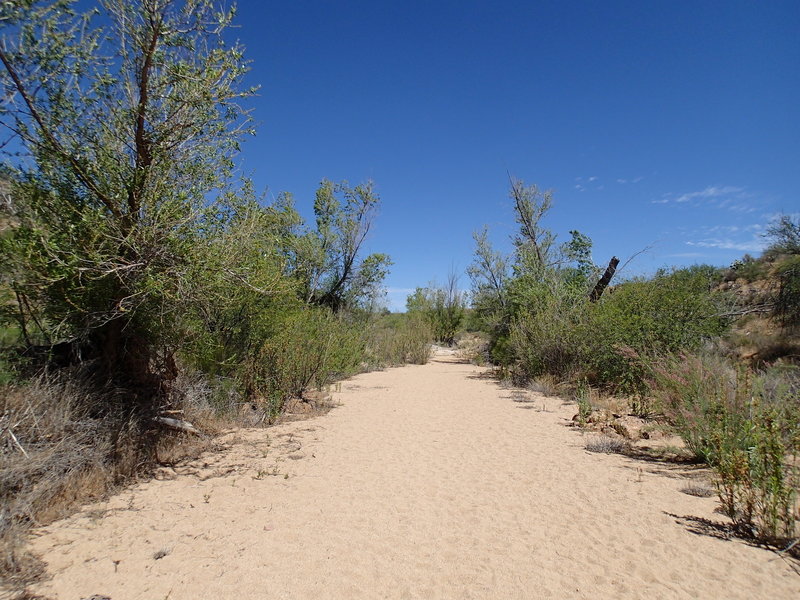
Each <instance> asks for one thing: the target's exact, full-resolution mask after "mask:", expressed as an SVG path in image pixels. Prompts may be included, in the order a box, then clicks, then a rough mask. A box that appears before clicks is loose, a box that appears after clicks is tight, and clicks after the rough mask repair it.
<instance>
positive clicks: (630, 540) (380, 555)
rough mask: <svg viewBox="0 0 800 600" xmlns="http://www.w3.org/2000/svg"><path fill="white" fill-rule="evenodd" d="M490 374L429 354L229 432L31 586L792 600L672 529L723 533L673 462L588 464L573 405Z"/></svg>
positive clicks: (61, 556)
mask: <svg viewBox="0 0 800 600" xmlns="http://www.w3.org/2000/svg"><path fill="white" fill-rule="evenodd" d="M481 372H482V369H479V368H477V367H474V366H471V365H466V364H459V363H457V362H455V361H454V359H452V358H449V357H443V356H438V357H437V358H436V359H435V360H434V361H433V362H432V363H430V364H428V365H425V366H409V367H404V368H401V369H392V370H388V371H384V372H376V373H368V374H363V375H360V376H358V377H355V378H353V379H352V380H349V381H347V382H344V384H343V385H342V391H341V393H336V394H335V395H334V397H335V399H336V400H339V401H340V402H341V404H342V405H341V406H340V407H338V408H336V409H334V410H333V411H332V412H331V413H329V414H328V415H326V416H324V417H320V418H317V419H314V420H309V421H304V422H296V423H291V424H287V425H283V426H281V427H278V428H274V429H270V430H248V431H245V432H243V433H240V434H237V435H238V439H239V441H238V443H235V444H231V447H230V449H229V450H227V451H225V452H221V453H216V454H210V455H207V456H206V458H205V460H206V461H208V463H210V464H209V465H208V466H206V467H205V468H201V469H200V470H199V473H198V472H197V470H195V474H193V475H192V474H185V473H184V474H180V475H178V476H176V477H173V478H171V479H162V480H158V481H151V482H148V483H143V484H141V485H138V486H135V487H134V488H132V489H130V490H128V491H126V492H124V493H122V494H120V495H118V496H116V497H114V498H113V499H112V500H111V501H110V502H108V503H104V504H103V505H101V506H100V508H106V509H112V510H111V511H110V512H107V513H106V516H104V517H103V518H98V511H97V508H98V507H97V506H94V507H88V508H87V509H86V510H85V511H84V512H83V513H82V514H81V515H77V516H75V517H73V518H71V519H68V520H65V521H62V522H59V523H56V524H54V525H53V526H51V527H49V528H47V529H46V530H45V531H44V532H43V534H42V535H40V536H39V537H38V538H37V539H36V540H35V541H34V548H35V549H36V550H38V551H39V552H42V553H43V557H44V559H45V560H46V561H47V562H48V563H49V567H50V571H51V573H53V574H54V577H53V579H52V580H51V581H49V582H47V583H45V584H44V585H42V586H41V589H40V591H41V592H44V593H46V594H49V595H51V596H53V597H55V598H59V599H69V600H78V599H79V598H85V597H88V596H90V595H91V594H105V595H108V596H110V597H111V598H112V600H126V599H134V598H135V599H139V598H142V599H150V600H163V599H164V598H169V599H170V600H182V599H187V600H198V599H206V598H209V599H212V598H213V599H228V598H231V599H236V600H244V599H247V598H280V599H291V598H298V599H316V598H337V599H339V598H341V599H350V598H425V599H428V598H453V599H461V598H500V599H513V598H591V599H596V598H648V599H654V598H747V599H753V598H770V599H774V598H800V575H798V574H797V573H795V572H793V571H792V569H791V568H790V567H789V565H788V564H787V563H786V562H785V561H784V560H783V559H781V558H778V557H776V555H775V554H773V553H770V552H768V551H765V550H762V549H758V548H754V547H751V546H748V545H747V544H745V543H743V542H741V541H725V540H720V539H715V538H713V537H711V536H708V535H696V534H693V533H690V532H689V531H688V529H687V524H686V523H685V522H684V523H679V522H677V521H676V518H675V517H674V516H670V514H672V515H680V516H684V515H687V516H694V517H705V518H710V519H714V520H720V519H721V517H720V516H719V515H716V514H714V513H713V512H712V511H713V508H714V506H715V500H714V499H708V498H696V497H692V496H687V495H685V494H682V493H680V492H679V491H678V490H679V489H680V488H681V487H683V486H684V485H685V484H686V480H685V479H682V478H679V477H676V476H674V473H672V475H673V476H669V474H670V471H671V470H674V467H670V466H664V465H652V464H647V463H642V462H636V461H633V460H630V459H627V458H623V457H621V456H606V455H597V454H590V453H588V452H586V451H585V450H584V449H583V445H584V441H585V439H584V438H583V437H582V436H581V434H580V433H579V432H578V431H576V430H574V429H572V428H569V427H566V424H567V423H568V422H569V419H570V418H571V417H572V415H573V414H574V413H575V408H574V407H569V406H562V404H561V402H560V401H559V400H557V399H555V398H548V399H543V398H541V397H539V398H538V399H537V400H536V402H535V404H531V403H518V402H514V401H513V399H512V398H511V394H510V393H509V391H508V390H502V389H500V388H499V387H498V386H497V384H496V383H494V382H492V381H487V380H485V379H480V378H478V375H479V374H480V373H481ZM543 406H544V407H546V409H547V411H542V410H541V409H542V408H543ZM531 407H534V408H531ZM276 465H277V471H278V473H279V474H278V475H268V474H265V472H267V471H270V472H273V468H274V467H275V466H276ZM201 466H202V465H201ZM639 469H641V471H639ZM654 470H658V471H661V474H656V473H653V472H652V471H654ZM227 471H230V472H228V473H227V474H224V475H223V474H222V473H225V472H227ZM259 472H261V473H259ZM665 473H666V474H665ZM214 474H216V475H217V476H214V477H210V478H206V477H208V476H209V475H214ZM285 475H288V478H285ZM161 549H167V550H168V551H169V554H167V555H166V556H165V557H164V558H161V559H160V560H155V559H154V558H153V555H154V553H155V552H157V551H159V550H161ZM114 561H118V562H117V564H116V565H115V562H114Z"/></svg>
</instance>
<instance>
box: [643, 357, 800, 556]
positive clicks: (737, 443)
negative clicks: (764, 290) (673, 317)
mask: <svg viewBox="0 0 800 600" xmlns="http://www.w3.org/2000/svg"><path fill="white" fill-rule="evenodd" d="M644 364H645V365H646V367H647V369H648V371H649V373H650V375H651V378H652V380H651V388H652V390H653V394H654V396H655V398H656V400H657V402H658V403H659V405H660V406H661V408H662V410H663V411H664V413H665V415H666V416H667V417H668V418H669V420H670V422H671V423H672V424H673V425H674V426H675V428H676V429H677V431H678V433H679V434H680V435H681V437H682V438H683V439H684V441H685V442H686V445H687V446H688V447H689V448H690V449H691V450H692V452H694V454H695V455H696V456H697V457H698V458H700V459H702V460H704V461H705V462H707V463H708V464H709V465H710V466H711V467H713V468H714V470H715V472H716V475H717V482H716V483H717V490H718V494H719V498H720V502H721V504H722V508H723V509H724V511H725V512H726V514H727V515H728V516H729V517H730V518H731V519H732V520H733V522H734V524H735V525H736V526H737V528H739V530H740V531H742V532H746V533H748V534H752V535H756V536H758V537H761V538H765V539H768V540H777V541H784V540H788V539H791V538H793V537H796V536H797V535H800V530H799V527H798V525H800V505H798V493H800V464H799V463H798V454H800V371H798V370H797V369H783V370H780V369H775V368H773V369H771V370H767V371H761V372H756V371H752V370H749V369H745V368H743V367H741V366H736V365H733V364H731V363H730V362H728V361H726V360H725V359H722V358H719V357H713V356H705V355H692V354H667V355H662V356H659V357H655V358H650V359H647V360H645V361H644Z"/></svg>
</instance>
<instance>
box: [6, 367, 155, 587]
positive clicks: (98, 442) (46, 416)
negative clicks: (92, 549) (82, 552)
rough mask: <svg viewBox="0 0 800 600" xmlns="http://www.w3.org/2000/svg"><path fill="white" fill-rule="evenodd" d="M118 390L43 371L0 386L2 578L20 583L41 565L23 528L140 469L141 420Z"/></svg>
mask: <svg viewBox="0 0 800 600" xmlns="http://www.w3.org/2000/svg"><path fill="white" fill-rule="evenodd" d="M140 417H141V415H136V414H132V413H131V411H130V410H129V402H128V401H127V398H126V397H125V396H124V395H120V390H115V389H113V388H107V389H104V390H98V389H97V388H96V387H94V386H88V385H86V384H85V383H83V382H81V381H80V380H79V379H76V378H72V379H68V378H66V377H60V378H54V377H49V378H45V377H41V378H38V379H35V380H33V381H31V382H28V383H24V384H23V383H18V384H16V385H14V386H6V387H3V388H0V427H2V430H3V436H2V438H0V507H2V510H0V541H1V542H2V543H0V547H2V548H3V551H2V553H0V578H6V579H7V580H9V581H10V582H12V583H18V584H24V583H26V582H27V581H28V580H29V579H33V578H34V577H35V576H36V575H37V574H38V572H39V571H40V569H38V568H36V567H37V565H36V562H35V561H33V560H32V559H31V557H30V556H29V555H27V554H26V553H25V551H24V542H25V539H26V532H27V531H28V529H29V528H30V527H31V526H33V525H41V524H45V523H48V522H49V521H52V520H54V519H56V518H60V517H62V516H65V515H66V514H68V513H69V511H70V510H72V509H74V507H76V506H77V505H79V504H80V503H81V502H84V501H86V500H87V499H90V498H92V497H94V498H98V497H101V496H102V495H103V494H105V493H106V492H107V490H108V489H109V488H110V487H112V486H113V485H114V484H116V483H117V482H119V481H120V480H122V479H124V478H126V477H130V476H131V475H133V474H135V473H138V472H141V469H142V466H143V465H144V464H148V463H149V462H150V461H149V460H148V458H149V455H150V454H151V453H152V448H151V447H150V446H149V444H145V443H143V440H144V439H145V438H146V437H147V431H146V421H144V420H143V419H141V418H140Z"/></svg>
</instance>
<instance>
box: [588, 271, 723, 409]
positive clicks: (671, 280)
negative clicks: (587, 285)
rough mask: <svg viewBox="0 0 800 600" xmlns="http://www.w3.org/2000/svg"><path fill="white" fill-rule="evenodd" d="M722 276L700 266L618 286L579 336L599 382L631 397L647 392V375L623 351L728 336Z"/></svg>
mask: <svg viewBox="0 0 800 600" xmlns="http://www.w3.org/2000/svg"><path fill="white" fill-rule="evenodd" d="M718 280H719V274H718V271H717V270H716V269H714V268H713V267H705V266H697V267H689V268H686V269H678V270H674V271H663V270H662V271H659V272H658V273H656V275H655V276H654V277H653V278H652V279H636V280H632V281H628V282H626V283H623V284H621V285H619V286H617V287H616V288H615V289H614V291H613V293H610V294H607V295H606V296H604V297H603V298H602V300H601V301H600V302H599V303H597V304H595V305H593V306H592V307H591V310H590V313H589V318H588V319H587V320H586V321H585V324H584V327H583V330H582V331H581V333H580V338H581V341H582V344H583V347H584V348H585V353H584V356H585V359H586V366H587V367H588V372H589V374H590V375H591V377H592V378H593V379H594V383H597V384H600V385H603V386H606V387H610V388H612V389H614V390H617V391H620V392H623V393H628V394H634V395H636V394H639V395H642V394H645V393H646V392H647V385H646V381H645V379H644V375H645V373H644V371H643V370H642V368H641V366H640V364H639V363H638V362H637V361H635V360H634V361H632V360H630V358H629V357H628V356H626V354H625V352H624V351H623V348H632V349H633V350H635V351H637V352H651V351H657V352H677V351H681V350H691V349H696V348H698V347H699V346H700V344H701V343H702V342H703V340H706V339H710V338H712V337H715V336H718V335H720V334H721V333H723V332H724V331H725V330H726V328H727V326H728V324H727V322H726V320H725V318H724V317H721V316H718V315H719V314H720V313H721V312H723V311H722V308H721V307H722V302H723V298H722V296H721V295H720V294H719V293H718V292H715V291H714V286H715V285H716V283H717V282H718Z"/></svg>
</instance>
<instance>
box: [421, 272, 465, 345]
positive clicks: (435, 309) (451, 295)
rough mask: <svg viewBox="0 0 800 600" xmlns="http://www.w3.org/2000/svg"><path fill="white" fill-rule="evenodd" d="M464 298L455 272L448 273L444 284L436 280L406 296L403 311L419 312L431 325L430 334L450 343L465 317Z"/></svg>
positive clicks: (444, 342)
mask: <svg viewBox="0 0 800 600" xmlns="http://www.w3.org/2000/svg"><path fill="white" fill-rule="evenodd" d="M465 308H466V297H465V295H464V294H463V293H462V292H461V291H460V290H459V289H458V275H456V274H455V273H454V272H450V273H449V274H448V276H447V282H446V283H445V284H444V285H443V286H440V285H436V284H435V283H433V284H431V285H429V286H428V287H425V288H419V287H418V288H417V289H416V290H414V293H413V294H411V295H409V296H408V297H407V298H406V310H407V311H408V312H409V313H412V314H414V313H416V314H421V315H422V316H423V317H424V318H425V320H426V321H427V322H428V324H429V325H430V327H431V331H432V333H433V337H434V339H435V340H436V341H438V342H442V343H443V344H452V343H453V342H454V341H455V336H456V333H458V329H459V327H460V326H461V322H462V321H463V320H464V312H465Z"/></svg>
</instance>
